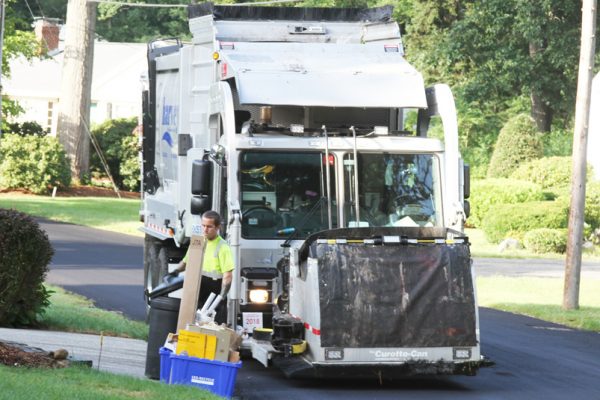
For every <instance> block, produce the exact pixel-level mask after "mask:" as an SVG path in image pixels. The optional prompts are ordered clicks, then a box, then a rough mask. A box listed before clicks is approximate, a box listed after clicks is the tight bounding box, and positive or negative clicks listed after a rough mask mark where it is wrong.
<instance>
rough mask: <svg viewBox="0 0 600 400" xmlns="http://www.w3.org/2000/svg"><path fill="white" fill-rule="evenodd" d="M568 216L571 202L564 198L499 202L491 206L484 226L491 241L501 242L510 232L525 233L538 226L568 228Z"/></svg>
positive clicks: (482, 224)
mask: <svg viewBox="0 0 600 400" xmlns="http://www.w3.org/2000/svg"><path fill="white" fill-rule="evenodd" d="M568 217H569V206H568V205H567V204H566V203H565V202H564V201H534V202H528V203H519V204H498V205H496V206H493V207H491V208H490V209H489V211H488V212H487V214H486V215H485V218H484V219H483V221H482V223H481V228H482V229H483V231H484V233H485V235H486V237H487V238H488V240H489V241H490V242H492V243H498V242H500V241H501V240H502V239H504V238H505V237H506V236H507V234H508V233H511V234H513V235H514V234H517V235H523V234H525V233H526V232H527V231H530V230H532V229H537V228H553V229H563V228H566V227H567V221H568Z"/></svg>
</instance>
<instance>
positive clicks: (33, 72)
mask: <svg viewBox="0 0 600 400" xmlns="http://www.w3.org/2000/svg"><path fill="white" fill-rule="evenodd" d="M47 42H48V43H49V41H47ZM49 54H53V55H52V56H51V57H49V58H46V59H36V60H33V61H32V62H29V61H27V60H26V59H24V58H18V59H14V60H12V61H11V62H10V70H11V76H10V77H9V78H5V79H3V81H2V83H3V95H4V96H7V97H9V98H11V99H13V100H16V101H17V102H18V103H19V104H20V105H21V107H23V108H24V109H25V112H24V113H23V114H21V115H19V116H18V118H16V119H15V120H14V121H12V122H25V121H36V122H37V123H39V124H40V125H41V126H42V127H43V128H44V129H46V130H47V131H50V132H51V133H52V134H56V125H57V120H58V101H59V96H60V82H61V78H62V77H61V65H62V58H63V53H62V51H61V50H60V47H59V48H58V49H52V51H50V53H49ZM146 73H147V61H146V45H145V44H144V43H111V42H102V41H96V42H95V43H94V67H93V73H92V98H91V114H90V119H91V122H92V123H100V122H103V121H105V120H107V119H113V118H124V117H137V116H140V115H141V103H142V101H141V99H142V94H141V92H142V81H141V77H142V75H145V74H146Z"/></svg>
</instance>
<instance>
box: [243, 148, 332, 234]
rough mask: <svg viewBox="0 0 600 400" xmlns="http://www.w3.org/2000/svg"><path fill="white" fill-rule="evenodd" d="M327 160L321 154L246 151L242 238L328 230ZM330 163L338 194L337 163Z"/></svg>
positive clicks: (244, 156)
mask: <svg viewBox="0 0 600 400" xmlns="http://www.w3.org/2000/svg"><path fill="white" fill-rule="evenodd" d="M326 164H328V163H326V162H325V159H324V155H323V153H321V152H252V151H249V152H246V153H244V154H242V156H241V186H242V187H241V204H242V217H243V218H242V236H243V237H245V238H250V239H259V238H261V239H285V238H286V237H288V236H289V235H291V234H292V233H294V232H295V237H298V238H303V237H306V236H307V235H308V234H310V233H313V232H317V231H320V230H324V229H327V228H328V216H327V199H326V195H327V193H326V190H325V187H326V186H325V185H326V173H325V167H326ZM329 167H330V168H331V169H330V177H331V179H330V180H331V182H330V184H331V188H332V189H331V196H332V197H333V198H335V184H334V182H333V181H334V176H335V175H334V170H333V165H330V166H329ZM332 212H333V208H332ZM333 214H335V213H334V212H333ZM334 218H335V216H334Z"/></svg>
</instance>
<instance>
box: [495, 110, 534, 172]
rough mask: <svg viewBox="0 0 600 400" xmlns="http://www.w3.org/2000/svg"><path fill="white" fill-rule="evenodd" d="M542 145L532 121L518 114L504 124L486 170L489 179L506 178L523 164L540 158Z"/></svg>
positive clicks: (526, 116)
mask: <svg viewBox="0 0 600 400" xmlns="http://www.w3.org/2000/svg"><path fill="white" fill-rule="evenodd" d="M543 154H544V152H543V144H542V140H541V137H540V134H539V132H538V131H537V128H536V126H535V123H534V122H533V119H531V117H530V116H529V115H527V114H519V115H517V116H515V117H513V118H511V119H510V120H508V122H506V124H505V125H504V126H503V127H502V130H500V134H499V135H498V140H497V141H496V144H495V145H494V152H493V154H492V159H491V161H490V165H489V168H488V177H489V178H508V177H509V176H510V174H511V173H512V172H513V171H514V170H515V169H517V168H518V167H519V165H520V164H522V163H523V162H526V161H529V160H533V159H536V158H540V157H542V156H543Z"/></svg>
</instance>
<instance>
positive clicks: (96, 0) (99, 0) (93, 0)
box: [87, 0, 189, 8]
mask: <svg viewBox="0 0 600 400" xmlns="http://www.w3.org/2000/svg"><path fill="white" fill-rule="evenodd" d="M87 2H88V3H99V4H115V5H119V6H131V7H156V8H158V7H160V8H175V7H187V6H189V4H155V3H153V4H148V3H130V2H126V1H113V0H87Z"/></svg>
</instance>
